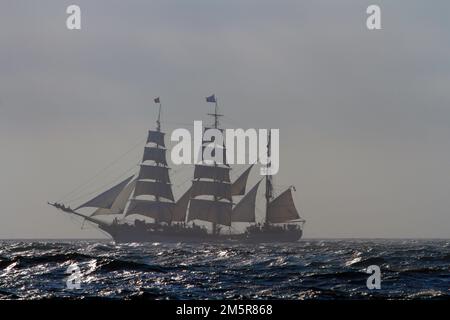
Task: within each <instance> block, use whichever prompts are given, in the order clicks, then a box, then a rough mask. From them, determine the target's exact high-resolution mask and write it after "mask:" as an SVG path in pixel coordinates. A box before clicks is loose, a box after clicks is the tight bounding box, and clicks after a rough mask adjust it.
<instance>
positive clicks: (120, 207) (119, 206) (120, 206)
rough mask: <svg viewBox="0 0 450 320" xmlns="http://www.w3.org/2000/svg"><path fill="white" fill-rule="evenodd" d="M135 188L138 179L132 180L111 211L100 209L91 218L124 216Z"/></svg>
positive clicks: (115, 201)
mask: <svg viewBox="0 0 450 320" xmlns="http://www.w3.org/2000/svg"><path fill="white" fill-rule="evenodd" d="M135 186H136V179H134V180H132V181H131V182H130V183H129V184H128V185H127V186H126V187H125V188H123V189H122V191H121V192H120V193H119V195H118V196H117V198H116V200H114V202H113V204H112V206H111V208H110V209H104V208H98V209H97V210H95V211H94V213H93V214H91V217H93V216H99V215H108V214H122V213H123V212H124V210H125V207H126V205H127V202H128V199H129V198H130V196H131V193H132V192H133V189H134V187H135Z"/></svg>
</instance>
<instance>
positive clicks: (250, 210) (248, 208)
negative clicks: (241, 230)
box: [231, 180, 262, 222]
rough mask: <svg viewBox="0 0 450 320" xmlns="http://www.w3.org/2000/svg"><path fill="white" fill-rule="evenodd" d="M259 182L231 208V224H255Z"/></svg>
mask: <svg viewBox="0 0 450 320" xmlns="http://www.w3.org/2000/svg"><path fill="white" fill-rule="evenodd" d="M261 181H262V180H260V181H259V182H258V183H257V184H256V185H255V186H254V187H253V188H252V189H251V190H250V191H249V192H248V193H247V194H246V195H245V197H244V198H243V199H242V200H241V201H240V202H239V203H238V204H237V205H236V206H235V207H234V208H233V212H232V214H231V222H255V211H256V195H257V193H258V187H259V184H260V183H261Z"/></svg>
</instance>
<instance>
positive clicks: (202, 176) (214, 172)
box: [188, 95, 232, 234]
mask: <svg viewBox="0 0 450 320" xmlns="http://www.w3.org/2000/svg"><path fill="white" fill-rule="evenodd" d="M206 102H210V103H214V104H215V108H214V113H208V115H209V116H212V117H213V118H214V123H213V125H212V128H206V130H208V129H216V130H221V129H220V128H219V117H221V116H222V115H221V114H219V113H218V103H217V99H216V97H215V95H212V96H209V97H207V98H206ZM212 147H214V148H213V150H212V151H211V152H212V153H211V154H213V153H214V152H215V151H216V150H217V148H221V149H222V153H223V163H222V161H221V162H220V163H218V162H216V161H214V163H213V164H197V165H195V170H194V180H193V182H192V189H191V194H190V195H191V197H190V204H189V215H188V221H190V220H195V219H197V220H202V221H208V222H210V223H211V225H212V233H213V234H218V233H219V229H218V227H217V225H225V226H231V213H232V195H231V183H230V167H229V166H227V165H226V160H225V159H226V157H225V152H226V150H225V147H224V146H223V145H222V146H217V141H215V140H213V139H210V140H209V141H206V140H205V139H204V137H203V139H202V154H203V152H204V151H205V150H207V148H212ZM214 155H215V153H214ZM222 164H223V165H222ZM198 196H210V197H211V196H212V199H211V198H210V199H199V198H197V197H198Z"/></svg>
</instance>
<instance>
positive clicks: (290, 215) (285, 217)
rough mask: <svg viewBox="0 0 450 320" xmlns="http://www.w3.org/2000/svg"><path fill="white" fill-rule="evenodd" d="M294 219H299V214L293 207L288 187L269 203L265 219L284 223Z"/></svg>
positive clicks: (290, 191)
mask: <svg viewBox="0 0 450 320" xmlns="http://www.w3.org/2000/svg"><path fill="white" fill-rule="evenodd" d="M296 219H300V215H299V214H298V211H297V209H296V208H295V204H294V199H293V197H292V190H291V188H289V189H287V190H286V191H284V192H283V193H282V194H280V195H279V196H278V197H277V198H275V199H274V200H273V201H272V202H270V203H269V205H268V207H267V213H266V221H267V222H269V223H286V222H289V221H291V220H296Z"/></svg>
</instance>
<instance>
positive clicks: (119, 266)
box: [0, 240, 450, 299]
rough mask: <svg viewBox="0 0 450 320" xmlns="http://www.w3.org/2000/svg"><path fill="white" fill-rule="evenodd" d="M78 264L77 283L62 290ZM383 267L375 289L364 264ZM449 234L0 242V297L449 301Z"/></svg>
mask: <svg viewBox="0 0 450 320" xmlns="http://www.w3.org/2000/svg"><path fill="white" fill-rule="evenodd" d="M74 263H76V264H78V266H79V268H80V271H81V273H82V275H81V283H80V287H81V288H80V289H78V290H77V289H68V288H67V283H66V281H67V276H68V275H67V274H66V273H65V272H66V270H67V268H68V267H69V265H71V264H74ZM370 265H378V266H379V267H380V268H381V272H382V274H381V281H382V282H381V289H380V290H369V289H368V288H367V286H366V280H367V278H368V276H369V274H366V273H365V270H366V268H367V267H368V266H370ZM449 265H450V240H323V241H322V240H302V241H300V242H298V243H295V244H265V245H225V244H222V245H218V244H204V245H187V244H158V243H154V244H121V245H116V244H114V243H109V242H94V241H76V242H14V241H3V242H0V299H42V298H56V297H59V298H61V297H66V298H70V299H79V298H89V297H102V298H110V299H117V298H120V299H123V298H126V299H136V298H137V299H245V298H249V299H380V298H381V299H384V298H390V299H450V267H449Z"/></svg>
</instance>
